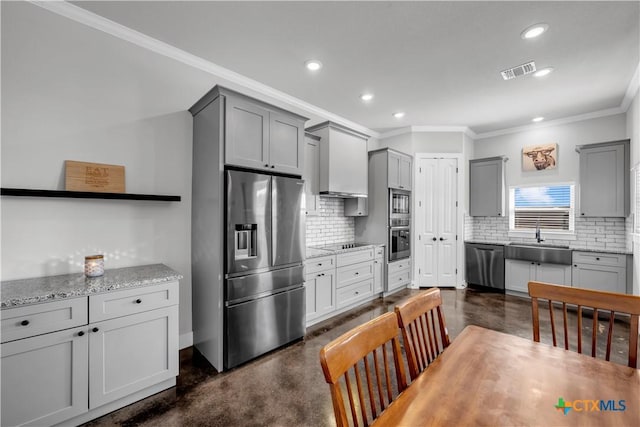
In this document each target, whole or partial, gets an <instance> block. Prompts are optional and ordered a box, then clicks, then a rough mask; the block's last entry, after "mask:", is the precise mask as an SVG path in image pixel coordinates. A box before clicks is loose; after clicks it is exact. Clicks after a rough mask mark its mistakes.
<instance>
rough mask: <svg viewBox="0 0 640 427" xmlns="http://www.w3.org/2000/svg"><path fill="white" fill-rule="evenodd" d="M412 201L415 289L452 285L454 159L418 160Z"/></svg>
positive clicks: (455, 214)
mask: <svg viewBox="0 0 640 427" xmlns="http://www.w3.org/2000/svg"><path fill="white" fill-rule="evenodd" d="M417 168H418V179H417V181H416V183H415V186H414V188H415V197H416V198H417V199H416V216H415V218H416V224H415V227H416V232H417V234H418V240H417V242H416V243H417V247H416V277H417V278H418V280H417V282H418V286H421V287H428V286H455V284H456V275H457V272H456V266H457V245H458V242H457V240H456V236H457V221H456V219H457V200H458V181H457V160H456V159H419V160H418V164H417Z"/></svg>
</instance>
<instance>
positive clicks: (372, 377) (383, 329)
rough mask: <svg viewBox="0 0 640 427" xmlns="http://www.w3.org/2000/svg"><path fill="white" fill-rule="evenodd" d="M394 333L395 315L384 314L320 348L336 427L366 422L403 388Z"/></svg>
mask: <svg viewBox="0 0 640 427" xmlns="http://www.w3.org/2000/svg"><path fill="white" fill-rule="evenodd" d="M398 332H399V331H398V321H397V320H396V316H395V314H394V313H385V314H383V315H382V316H379V317H377V318H375V319H373V320H371V321H369V322H367V323H365V324H364V325H360V326H358V327H356V328H354V329H352V330H351V331H349V332H347V333H346V334H344V335H342V336H341V337H339V338H337V339H336V340H334V341H332V342H330V343H329V344H327V345H326V346H324V348H322V350H321V351H320V364H321V365H322V371H323V372H324V378H325V380H326V381H327V383H328V384H329V388H330V389H331V400H332V402H333V411H334V413H335V416H336V424H337V426H338V427H342V426H349V425H353V426H360V425H363V426H368V425H370V424H371V422H372V421H373V420H375V419H376V418H377V417H378V416H379V415H380V413H381V412H382V411H383V410H384V409H385V408H386V407H388V406H389V404H390V403H391V402H392V401H393V400H394V399H395V398H396V397H397V396H398V395H399V394H400V393H401V392H402V391H404V389H405V388H406V387H407V379H406V376H405V372H404V363H403V360H402V352H401V349H400V339H399V333H398ZM391 359H392V360H391ZM345 391H346V393H345ZM347 406H348V409H347Z"/></svg>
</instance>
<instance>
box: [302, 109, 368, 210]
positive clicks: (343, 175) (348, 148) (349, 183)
mask: <svg viewBox="0 0 640 427" xmlns="http://www.w3.org/2000/svg"><path fill="white" fill-rule="evenodd" d="M307 131H308V132H310V133H312V134H314V135H316V136H319V137H320V138H321V139H320V185H319V188H320V195H321V196H332V197H367V193H368V165H367V161H368V160H367V159H368V157H367V156H368V154H367V139H368V138H369V137H368V135H365V134H362V133H360V132H357V131H354V130H352V129H349V128H346V127H344V126H342V125H339V124H337V123H333V122H324V123H320V124H318V125H315V126H312V127H310V128H307Z"/></svg>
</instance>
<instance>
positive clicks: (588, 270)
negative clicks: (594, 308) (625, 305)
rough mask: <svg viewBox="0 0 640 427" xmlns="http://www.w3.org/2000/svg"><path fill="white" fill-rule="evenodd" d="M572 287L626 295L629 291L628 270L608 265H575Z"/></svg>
mask: <svg viewBox="0 0 640 427" xmlns="http://www.w3.org/2000/svg"><path fill="white" fill-rule="evenodd" d="M572 286H573V287H574V288H585V289H594V290H597V291H606V292H618V293H621V294H624V293H626V291H627V275H626V269H625V268H624V267H611V266H606V265H590V264H574V266H573V282H572Z"/></svg>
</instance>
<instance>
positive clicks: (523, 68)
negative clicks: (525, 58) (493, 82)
mask: <svg viewBox="0 0 640 427" xmlns="http://www.w3.org/2000/svg"><path fill="white" fill-rule="evenodd" d="M535 71H536V63H535V62H533V61H531V62H527V63H526V64H521V65H518V66H517V67H513V68H508V69H506V70H504V71H500V74H501V75H502V78H503V79H505V80H511V79H515V78H516V77H520V76H526V75H527V74H531V73H533V72H535Z"/></svg>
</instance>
